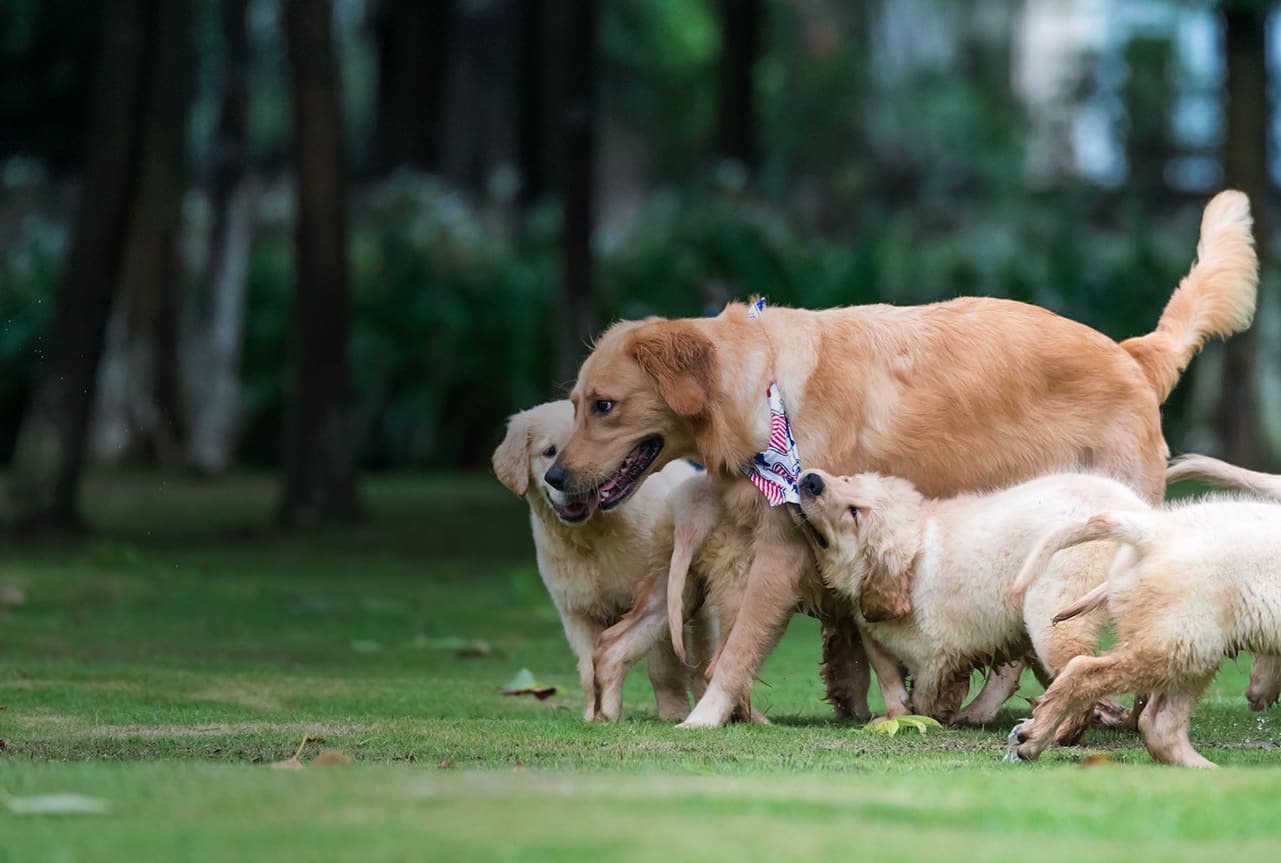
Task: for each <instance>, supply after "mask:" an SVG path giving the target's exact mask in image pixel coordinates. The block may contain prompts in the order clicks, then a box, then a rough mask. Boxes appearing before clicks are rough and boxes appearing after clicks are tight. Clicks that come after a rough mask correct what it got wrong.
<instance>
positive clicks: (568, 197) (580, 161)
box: [556, 0, 599, 382]
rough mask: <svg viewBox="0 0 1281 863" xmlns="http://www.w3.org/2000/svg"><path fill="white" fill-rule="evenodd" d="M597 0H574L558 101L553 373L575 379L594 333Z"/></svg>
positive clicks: (595, 319)
mask: <svg viewBox="0 0 1281 863" xmlns="http://www.w3.org/2000/svg"><path fill="white" fill-rule="evenodd" d="M597 15H598V5H597V0H576V2H574V3H573V5H572V9H571V13H570V15H569V20H568V22H567V32H566V39H567V43H566V57H565V85H564V90H563V93H562V99H563V102H562V105H561V151H562V153H563V154H564V160H565V161H564V166H565V167H564V177H563V178H562V182H561V186H562V200H563V203H564V217H563V220H562V225H563V227H562V237H561V260H562V267H563V272H562V279H563V300H562V303H563V304H562V316H561V320H560V322H559V326H558V327H557V330H558V337H559V339H560V342H559V350H558V351H557V364H556V372H557V375H558V376H559V378H560V381H561V382H564V381H569V380H573V378H574V377H575V376H576V375H577V374H578V366H579V363H581V362H582V359H583V356H584V354H585V353H586V351H587V344H588V343H589V342H590V340H591V339H592V338H593V337H594V336H595V335H596V327H597V323H598V322H597V317H598V314H599V312H598V309H597V305H598V304H597V299H596V289H595V285H594V283H593V281H592V227H593V222H594V218H595V216H594V209H595V207H594V203H595V200H594V198H595V194H596V111H597V105H596V90H597V76H598V74H599V68H598V58H597V34H596V23H597Z"/></svg>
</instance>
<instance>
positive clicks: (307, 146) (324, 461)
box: [278, 0, 361, 527]
mask: <svg viewBox="0 0 1281 863" xmlns="http://www.w3.org/2000/svg"><path fill="white" fill-rule="evenodd" d="M331 21H332V10H331V6H330V4H329V2H327V0H286V2H285V41H286V43H287V53H288V56H289V96H290V109H291V112H292V117H293V130H292V135H291V142H290V149H291V153H292V156H293V165H294V172H295V175H296V176H295V183H296V187H297V203H296V207H295V216H294V218H295V226H294V232H295V254H294V270H295V279H296V282H295V286H294V308H293V325H292V334H291V344H290V379H289V395H288V400H287V401H288V403H287V406H286V417H285V442H284V474H285V475H284V488H283V490H282V494H281V500H280V509H279V511H278V518H279V521H280V523H281V525H283V526H285V527H312V526H316V525H321V524H332V523H347V522H354V521H356V520H358V519H359V518H360V515H361V511H360V503H359V500H358V496H357V491H356V468H355V462H354V458H353V453H352V441H351V427H352V420H351V406H350V403H351V396H350V384H349V381H348V362H347V357H348V339H349V336H350V332H349V329H350V326H349V319H350V313H349V298H348V293H347V278H348V274H347V176H346V164H345V154H344V152H343V125H342V112H341V108H340V106H339V98H338V70H337V61H336V58H335V57H334V50H333V36H332V33H331Z"/></svg>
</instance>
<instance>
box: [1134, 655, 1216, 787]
mask: <svg viewBox="0 0 1281 863" xmlns="http://www.w3.org/2000/svg"><path fill="white" fill-rule="evenodd" d="M1213 679H1214V675H1213V674H1209V675H1206V676H1205V677H1202V678H1201V679H1199V680H1196V681H1193V682H1192V683H1189V684H1185V685H1183V686H1181V687H1180V688H1179V689H1177V690H1174V691H1165V692H1157V693H1153V695H1152V697H1151V698H1150V699H1149V701H1148V706H1147V709H1146V710H1144V711H1143V714H1142V715H1141V716H1140V717H1139V731H1141V732H1142V733H1143V742H1144V743H1145V744H1146V745H1147V748H1148V753H1149V754H1150V755H1151V756H1152V757H1153V758H1154V759H1156V760H1157V761H1160V762H1161V763H1162V764H1178V765H1181V766H1183V767H1214V766H1216V765H1215V764H1214V763H1213V762H1211V761H1210V760H1208V759H1207V758H1206V757H1205V756H1203V755H1202V754H1201V753H1199V752H1197V751H1196V750H1195V749H1193V748H1192V741H1191V740H1189V739H1188V724H1189V722H1190V721H1191V719H1192V711H1193V709H1194V708H1195V707H1196V704H1197V702H1198V701H1199V700H1200V698H1201V693H1203V692H1205V690H1206V687H1208V686H1209V685H1210V681H1211V680H1213Z"/></svg>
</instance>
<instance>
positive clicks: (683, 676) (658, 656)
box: [649, 638, 689, 722]
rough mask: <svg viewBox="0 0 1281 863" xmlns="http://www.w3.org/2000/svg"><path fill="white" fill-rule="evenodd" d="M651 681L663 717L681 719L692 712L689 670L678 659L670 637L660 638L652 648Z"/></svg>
mask: <svg viewBox="0 0 1281 863" xmlns="http://www.w3.org/2000/svg"><path fill="white" fill-rule="evenodd" d="M649 682H650V684H651V685H652V686H653V687H654V701H655V702H656V703H657V706H658V718H659V719H661V720H663V721H664V722H680V721H681V720H682V719H684V718H685V717H686V716H688V715H689V673H688V669H687V668H686V667H685V665H684V663H682V662H681V661H680V660H679V659H677V658H676V652H675V651H674V650H673V649H672V643H671V640H670V639H667V638H659V639H658V640H657V641H656V642H654V646H653V647H652V648H650V651H649Z"/></svg>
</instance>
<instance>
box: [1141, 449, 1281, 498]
mask: <svg viewBox="0 0 1281 863" xmlns="http://www.w3.org/2000/svg"><path fill="white" fill-rule="evenodd" d="M1183 479H1199V480H1201V481H1202V482H1208V483H1211V484H1213V485H1218V486H1224V487H1227V488H1239V489H1241V490H1242V491H1248V492H1250V493H1251V494H1254V495H1258V496H1259V497H1266V498H1271V499H1272V500H1281V475H1277V474H1274V473H1261V472H1259V471H1257V470H1246V469H1245V468H1243V467H1237V466H1236V465H1234V464H1228V463H1227V462H1225V461H1219V460H1218V459H1217V458H1210V457H1209V456H1208V455H1183V456H1179V457H1178V458H1176V459H1175V460H1174V461H1172V462H1170V466H1169V467H1168V468H1166V470H1165V481H1166V482H1167V483H1171V482H1178V481H1179V480H1183Z"/></svg>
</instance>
